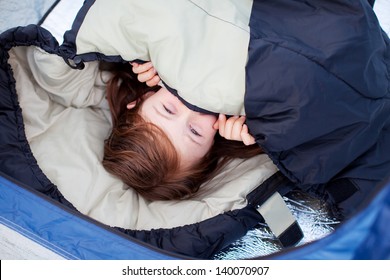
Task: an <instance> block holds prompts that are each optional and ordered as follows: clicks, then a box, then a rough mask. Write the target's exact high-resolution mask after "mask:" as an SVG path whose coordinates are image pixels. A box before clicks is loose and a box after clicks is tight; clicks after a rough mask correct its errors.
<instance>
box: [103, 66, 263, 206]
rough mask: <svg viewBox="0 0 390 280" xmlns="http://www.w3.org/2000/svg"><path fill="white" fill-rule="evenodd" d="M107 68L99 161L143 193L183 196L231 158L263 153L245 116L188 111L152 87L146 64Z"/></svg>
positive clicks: (157, 197) (152, 197)
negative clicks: (107, 129)
mask: <svg viewBox="0 0 390 280" xmlns="http://www.w3.org/2000/svg"><path fill="white" fill-rule="evenodd" d="M112 71H113V72H114V75H113V77H112V78H111V79H110V81H109V82H108V85H107V99H108V102H109V105H110V109H111V113H112V120H113V129H112V132H111V135H110V136H109V138H108V139H107V140H106V143H105V147H104V159H103V165H104V167H105V168H106V169H107V170H108V171H109V172H110V173H112V174H113V175H115V176H117V177H119V178H120V179H121V180H122V181H123V182H124V183H125V184H127V185H128V186H130V187H132V188H133V189H135V190H136V191H137V192H138V193H140V194H141V195H142V196H144V197H145V198H147V199H149V200H171V199H183V198H188V197H190V196H191V195H193V194H194V193H196V192H197V191H198V189H199V187H200V185H201V184H202V183H204V182H206V181H207V180H209V179H211V178H212V177H213V176H214V175H215V174H216V173H217V172H218V171H219V170H220V169H221V168H222V167H223V166H225V165H226V164H227V163H228V162H229V161H230V160H232V159H234V158H243V159H245V158H250V157H253V156H255V155H258V154H259V153H261V152H262V151H261V149H260V148H259V147H258V146H257V145H253V144H254V143H255V141H254V139H253V137H252V136H251V135H250V134H249V133H248V128H247V126H246V125H245V124H244V121H245V117H232V118H229V119H228V120H227V119H226V117H225V116H223V115H220V116H219V117H218V119H217V116H215V115H213V114H203V113H200V112H195V111H193V110H190V109H189V108H187V107H186V105H184V104H183V103H182V102H181V101H180V99H179V98H177V97H176V96H174V95H173V94H172V93H170V92H169V91H168V90H167V89H165V88H163V87H160V86H157V84H158V82H159V77H158V75H157V74H156V71H155V70H154V68H153V66H152V64H151V63H146V64H142V65H138V64H133V69H131V66H130V65H128V64H120V65H117V66H116V69H115V70H112ZM133 71H134V73H135V74H138V80H137V77H136V75H135V74H134V73H133ZM218 129H219V134H218V133H216V132H217V130H218ZM231 140H237V141H231Z"/></svg>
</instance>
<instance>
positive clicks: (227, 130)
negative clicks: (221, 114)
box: [224, 116, 241, 140]
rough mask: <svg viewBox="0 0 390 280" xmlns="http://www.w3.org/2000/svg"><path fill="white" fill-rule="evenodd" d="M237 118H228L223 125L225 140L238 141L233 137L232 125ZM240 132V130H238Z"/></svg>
mask: <svg viewBox="0 0 390 280" xmlns="http://www.w3.org/2000/svg"><path fill="white" fill-rule="evenodd" d="M238 118H239V117H238V116H234V117H230V118H229V119H228V120H227V121H226V124H225V134H224V136H225V138H226V139H230V140H240V139H236V137H235V135H234V124H235V122H236V121H237V120H238ZM240 131H241V130H240Z"/></svg>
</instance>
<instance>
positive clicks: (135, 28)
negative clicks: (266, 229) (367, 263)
mask: <svg viewBox="0 0 390 280" xmlns="http://www.w3.org/2000/svg"><path fill="white" fill-rule="evenodd" d="M172 7H175V9H172ZM107 11H110V13H107ZM188 19H191V20H188ZM297 19H300V20H297ZM161 23H164V24H161ZM318 34H321V36H319V35H318ZM0 46H1V73H0V74H1V76H0V77H1V106H0V107H1V114H0V116H1V129H2V136H1V143H0V156H1V157H0V158H1V165H0V168H1V169H0V170H1V172H2V173H3V174H5V175H7V176H10V177H12V178H14V179H15V180H17V181H18V182H21V183H22V184H25V185H27V186H29V187H31V188H32V189H34V190H37V191H39V192H41V193H43V194H45V195H47V196H49V197H51V198H52V199H54V200H56V201H58V202H60V203H61V204H64V205H66V206H67V207H68V208H69V209H72V210H71V211H76V212H81V213H82V214H84V215H87V216H89V217H92V218H93V219H96V220H98V221H100V222H102V223H104V224H106V225H108V226H109V227H110V228H112V229H115V230H119V231H121V232H123V233H124V234H126V235H128V236H131V237H135V238H136V239H138V240H141V241H142V242H146V243H148V244H151V245H153V246H156V247H158V248H162V249H164V250H168V251H170V252H176V253H180V254H183V255H186V256H192V257H198V258H210V257H211V256H212V255H213V254H215V253H216V252H218V251H219V250H221V249H222V248H224V247H226V246H228V245H229V244H231V243H232V242H233V241H234V240H236V239H237V238H239V237H241V236H243V235H244V234H245V233H246V232H247V231H248V230H249V229H252V228H254V227H255V226H256V225H257V224H258V223H259V222H264V219H265V220H266V221H267V222H268V220H267V213H266V212H265V211H264V207H263V206H264V205H265V204H266V202H267V201H273V200H277V199H278V198H277V196H276V198H275V193H278V194H282V195H284V194H287V193H288V192H290V191H291V190H293V189H297V188H298V189H300V190H303V191H305V192H308V193H311V194H315V195H316V196H319V197H320V198H321V199H324V200H325V201H326V202H327V203H328V204H329V206H330V207H332V209H333V210H334V212H335V213H337V215H338V217H339V218H340V219H345V218H348V217H350V216H351V215H352V214H354V213H355V212H356V210H357V209H358V208H359V207H360V206H361V205H362V204H363V203H364V201H365V200H364V199H363V198H365V197H367V196H369V195H370V194H372V193H373V192H374V190H377V188H378V187H380V186H381V185H380V184H379V183H380V182H382V181H384V180H386V179H387V178H388V176H389V170H390V156H389V155H390V132H389V126H390V117H389V116H390V114H389V112H390V103H389V94H390V93H389V91H390V84H389V80H390V79H389V78H390V74H389V70H390V69H389V64H390V58H389V52H390V51H389V38H388V37H387V35H386V34H385V33H384V32H383V31H382V30H381V28H380V26H379V23H378V21H377V19H376V17H375V14H374V13H373V11H372V7H371V6H370V5H369V3H368V2H367V1H366V0H361V1H348V2H345V1H332V2H325V1H314V0H313V1H282V0H280V1H177V0H170V1H168V2H167V1H164V3H160V2H159V1H152V0H148V1H128V0H127V1H125V0H117V1H115V5H113V2H112V1H108V0H96V1H89V0H87V1H85V3H84V5H83V7H82V9H81V10H80V12H79V13H78V16H77V17H76V19H75V21H74V23H73V27H72V29H71V30H69V31H68V32H66V33H65V35H64V42H63V43H62V44H61V45H59V44H58V42H57V41H56V40H55V38H54V37H53V36H52V34H50V32H48V31H47V30H45V29H43V28H41V27H40V26H37V25H30V26H26V27H19V28H14V29H11V30H8V31H7V32H4V33H3V34H1V36H0ZM99 61H106V62H115V63H127V62H129V61H141V62H142V61H152V62H153V64H154V66H155V68H156V69H157V71H158V73H159V75H160V77H161V79H162V81H163V84H164V86H165V87H166V88H167V89H168V90H170V91H171V92H172V93H173V94H175V95H176V96H178V97H179V98H180V99H181V100H182V101H183V102H184V103H185V104H186V105H187V106H188V107H189V108H191V109H193V110H198V111H202V112H210V113H224V114H227V115H244V114H245V115H246V116H247V124H248V126H249V129H250V132H251V133H252V134H253V135H254V136H255V138H256V142H257V144H258V145H260V146H261V147H262V148H263V149H264V150H265V151H266V155H259V156H258V157H256V158H254V159H251V160H249V161H245V162H242V161H235V162H233V163H232V164H231V165H229V166H228V167H227V168H226V169H225V170H224V171H223V173H221V174H220V175H219V176H218V177H217V178H215V179H213V180H212V182H210V183H209V184H208V185H207V186H203V189H205V191H204V192H203V194H202V196H200V197H198V198H197V199H195V200H192V201H173V202H153V203H151V202H148V201H146V200H143V199H142V197H140V196H138V195H137V194H135V193H134V192H133V191H132V190H131V188H130V189H129V188H127V187H125V186H123V184H122V183H121V182H118V180H117V179H116V178H113V177H112V176H110V175H109V174H107V173H106V172H105V171H104V170H103V169H102V167H101V166H100V165H99V163H100V161H101V156H102V148H103V144H102V143H103V141H104V139H105V138H106V137H107V135H108V132H109V129H110V125H111V123H110V117H109V115H110V114H109V112H108V106H107V104H106V100H105V95H104V94H105V88H104V85H105V81H106V80H107V77H108V75H109V74H108V73H101V72H100V71H99V69H98V64H99ZM91 143H92V144H91ZM80 158H83V159H84V160H83V161H82V162H80ZM85 159H86V160H85ZM86 174H87V176H86ZM86 178H89V179H86ZM90 178H93V179H92V180H91V179H90ZM271 208H272V207H271ZM182 209H185V210H186V211H185V213H186V214H185V215H182V216H180V217H178V215H177V213H182V212H183V210H182ZM257 209H260V210H259V211H258V210H257ZM261 209H263V210H261ZM278 218H279V217H278ZM280 218H281V220H283V217H280ZM287 220H288V222H289V223H290V224H288V225H287V228H289V230H288V231H287V230H286V228H282V229H281V230H280V232H279V234H278V237H279V238H280V240H281V242H284V243H285V244H286V245H287V246H290V245H294V244H296V242H297V241H299V240H300V238H301V232H300V231H299V228H297V227H296V224H295V222H294V220H292V221H291V220H289V219H287ZM291 225H294V226H292V227H290V226H291Z"/></svg>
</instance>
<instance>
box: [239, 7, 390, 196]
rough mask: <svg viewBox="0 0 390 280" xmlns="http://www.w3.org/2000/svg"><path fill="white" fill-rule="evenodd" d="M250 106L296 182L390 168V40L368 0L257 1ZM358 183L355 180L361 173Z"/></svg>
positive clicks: (261, 138) (374, 180)
mask: <svg viewBox="0 0 390 280" xmlns="http://www.w3.org/2000/svg"><path fill="white" fill-rule="evenodd" d="M250 27H251V40H250V44H249V60H248V64H247V69H246V72H247V84H246V85H247V93H246V97H245V108H246V113H247V122H248V126H249V129H250V131H251V133H253V134H254V135H255V137H256V140H257V142H258V143H259V144H260V145H261V146H262V147H263V148H264V150H265V151H267V153H268V154H269V155H270V156H271V158H272V159H273V160H274V162H275V163H276V164H277V166H278V167H279V168H280V170H281V171H282V172H283V173H284V174H285V175H286V176H287V177H289V179H290V180H292V181H293V182H294V183H296V184H297V185H299V186H301V187H303V188H310V187H312V186H317V185H321V184H326V183H328V182H329V181H331V180H333V179H336V178H350V179H357V180H361V181H365V182H371V186H372V187H374V186H375V185H376V184H378V183H379V182H380V181H382V180H383V179H384V178H385V177H386V175H388V174H389V171H390V134H389V133H390V130H389V124H390V113H389V112H390V57H389V55H390V47H389V38H388V37H387V36H386V35H385V34H384V33H383V32H382V30H381V28H380V27H379V24H378V21H377V18H376V16H375V14H374V13H373V11H372V8H371V6H370V5H369V3H368V2H367V1H366V0H361V1H315V0H313V1H287V0H277V1H256V0H255V1H254V5H253V10H252V15H251V21H250ZM356 182H357V181H356Z"/></svg>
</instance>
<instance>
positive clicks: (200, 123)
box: [140, 88, 217, 168]
mask: <svg viewBox="0 0 390 280" xmlns="http://www.w3.org/2000/svg"><path fill="white" fill-rule="evenodd" d="M140 114H141V116H142V118H143V119H145V120H146V121H148V122H151V123H153V124H154V125H156V126H158V127H159V128H160V129H162V130H163V131H164V133H165V134H166V135H167V136H168V137H169V140H170V141H171V142H172V144H173V145H174V146H175V148H176V150H177V152H178V153H179V155H180V159H181V167H183V168H186V167H190V166H192V165H193V164H195V163H197V162H199V160H200V159H201V158H203V157H204V156H205V155H206V154H207V152H208V151H209V150H210V148H211V146H212V145H213V143H214V136H215V133H216V130H215V129H214V128H213V125H214V123H215V122H216V121H217V117H216V116H213V115H209V114H202V113H199V112H195V111H192V110H190V109H189V108H187V106H185V105H184V104H183V103H182V102H181V101H180V100H179V99H178V98H177V97H176V96H174V95H173V94H171V93H170V92H169V91H168V90H167V89H165V88H161V89H160V90H158V91H157V92H156V93H153V94H147V97H146V99H145V100H144V102H143V103H142V105H141V108H140Z"/></svg>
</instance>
